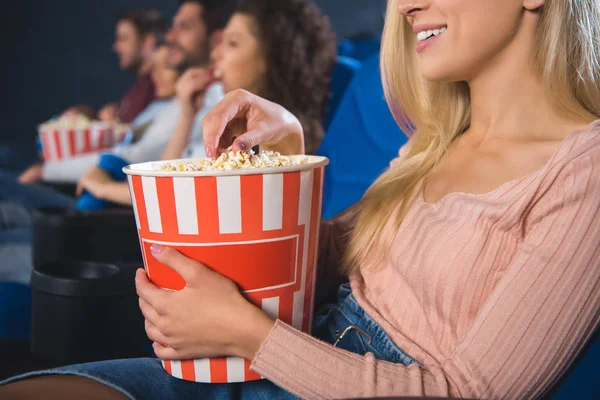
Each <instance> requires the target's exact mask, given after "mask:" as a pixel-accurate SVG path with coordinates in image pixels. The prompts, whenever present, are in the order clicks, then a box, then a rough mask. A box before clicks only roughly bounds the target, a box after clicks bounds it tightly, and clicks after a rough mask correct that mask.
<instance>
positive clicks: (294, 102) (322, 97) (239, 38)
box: [79, 0, 336, 204]
mask: <svg viewBox="0 0 600 400" xmlns="http://www.w3.org/2000/svg"><path fill="white" fill-rule="evenodd" d="M212 59H213V61H214V63H215V68H216V70H215V75H216V76H217V77H218V79H219V80H220V81H221V82H222V84H223V89H224V90H225V93H229V92H232V91H234V90H236V89H244V90H247V91H249V92H251V93H253V94H256V95H258V96H261V97H264V98H266V99H268V100H271V101H273V102H275V103H278V104H281V105H283V106H285V107H286V108H287V109H288V110H290V112H292V113H293V114H294V115H296V116H297V117H298V119H299V120H300V122H301V124H302V127H303V128H304V143H305V148H306V152H307V153H308V154H314V153H315V152H316V151H317V148H318V147H319V144H320V143H321V140H322V139H323V118H324V115H325V109H326V106H327V101H328V99H329V83H330V79H331V71H332V69H333V65H334V63H335V60H336V47H335V34H334V33H333V32H332V31H331V28H330V25H329V20H328V18H327V17H325V16H323V15H322V14H321V13H320V11H319V9H318V8H317V7H316V6H315V5H314V4H312V3H311V2H309V1H306V0H285V1H279V0H248V1H245V2H244V3H243V4H242V5H241V6H240V8H239V9H238V11H237V12H236V13H235V14H234V15H233V16H232V18H231V20H230V21H229V23H228V25H227V27H226V28H225V32H224V34H223V38H222V42H221V45H219V46H218V47H216V48H215V50H213V53H212ZM207 79H209V78H208V77H207V74H206V71H202V70H199V69H197V68H190V69H189V70H188V71H186V72H185V73H184V74H183V76H182V77H181V79H180V80H179V81H178V82H177V92H178V96H179V97H180V98H181V97H182V96H183V97H190V98H193V97H194V95H195V93H198V92H200V91H201V90H202V89H204V88H205V85H206V82H207ZM199 100H201V98H200V99H198V98H197V99H196V100H195V102H196V103H198V102H199ZM191 103H193V102H190V101H182V104H191ZM195 112H196V111H195V110H194V109H192V110H186V109H185V107H184V109H182V114H181V117H180V120H179V122H178V127H177V130H176V132H175V133H174V135H173V136H172V138H171V140H170V142H169V144H168V145H167V147H166V148H165V150H164V152H163V155H162V158H163V159H173V158H180V157H181V156H182V154H183V152H184V150H185V148H186V147H187V146H188V144H189V143H188V142H189V132H190V130H191V127H192V125H193V121H194V119H195ZM196 150H198V149H196ZM201 150H202V151H201V152H200V153H202V154H203V152H204V149H201ZM279 150H285V148H283V149H279ZM79 186H80V188H81V189H86V190H88V191H89V192H91V193H92V194H94V195H95V196H96V197H98V198H101V199H103V200H107V201H112V202H115V203H121V204H131V198H130V195H129V187H128V186H127V184H126V183H121V182H114V181H112V180H111V179H110V177H108V175H107V174H103V175H98V174H95V175H93V174H86V175H84V176H83V177H82V179H81V180H80V181H79Z"/></svg>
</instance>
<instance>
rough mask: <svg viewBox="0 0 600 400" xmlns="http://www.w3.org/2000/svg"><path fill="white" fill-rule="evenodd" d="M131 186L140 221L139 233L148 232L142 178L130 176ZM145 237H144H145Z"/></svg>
mask: <svg viewBox="0 0 600 400" xmlns="http://www.w3.org/2000/svg"><path fill="white" fill-rule="evenodd" d="M131 184H132V186H133V193H134V195H135V207H136V209H137V213H138V219H139V221H140V231H142V232H148V230H149V229H148V213H147V212H146V203H145V202H144V189H143V187H142V177H141V176H132V177H131ZM145 236H146V235H144V237H145Z"/></svg>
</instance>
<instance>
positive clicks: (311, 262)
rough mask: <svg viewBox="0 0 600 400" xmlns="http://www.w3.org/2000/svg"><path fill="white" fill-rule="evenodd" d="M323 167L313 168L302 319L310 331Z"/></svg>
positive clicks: (305, 327)
mask: <svg viewBox="0 0 600 400" xmlns="http://www.w3.org/2000/svg"><path fill="white" fill-rule="evenodd" d="M322 170H323V169H322V168H317V169H315V170H313V187H312V205H311V216H310V232H309V235H310V237H309V240H308V242H309V245H308V260H307V263H306V286H305V287H306V293H305V296H304V318H303V319H302V330H303V331H304V332H308V330H309V328H310V324H311V321H310V318H311V317H312V310H311V307H312V282H313V275H314V273H315V251H316V246H317V243H316V242H317V232H318V228H319V224H320V222H321V209H320V208H319V203H320V198H321V190H322V188H323V185H322V182H321V181H322V179H321V178H322Z"/></svg>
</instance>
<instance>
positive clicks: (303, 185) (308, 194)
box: [298, 170, 313, 225]
mask: <svg viewBox="0 0 600 400" xmlns="http://www.w3.org/2000/svg"><path fill="white" fill-rule="evenodd" d="M312 187H313V171H312V170H311V171H302V174H301V175H300V210H299V211H298V225H306V224H308V223H309V222H310V211H311V203H312Z"/></svg>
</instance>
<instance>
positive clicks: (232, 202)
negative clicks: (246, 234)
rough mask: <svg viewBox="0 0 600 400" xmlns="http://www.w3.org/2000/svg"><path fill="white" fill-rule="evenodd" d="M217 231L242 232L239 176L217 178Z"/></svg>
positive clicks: (224, 232)
mask: <svg viewBox="0 0 600 400" xmlns="http://www.w3.org/2000/svg"><path fill="white" fill-rule="evenodd" d="M217 196H218V203H219V211H218V212H219V232H220V233H221V234H227V233H242V198H241V196H242V195H241V189H240V177H239V176H222V177H219V178H217Z"/></svg>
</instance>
